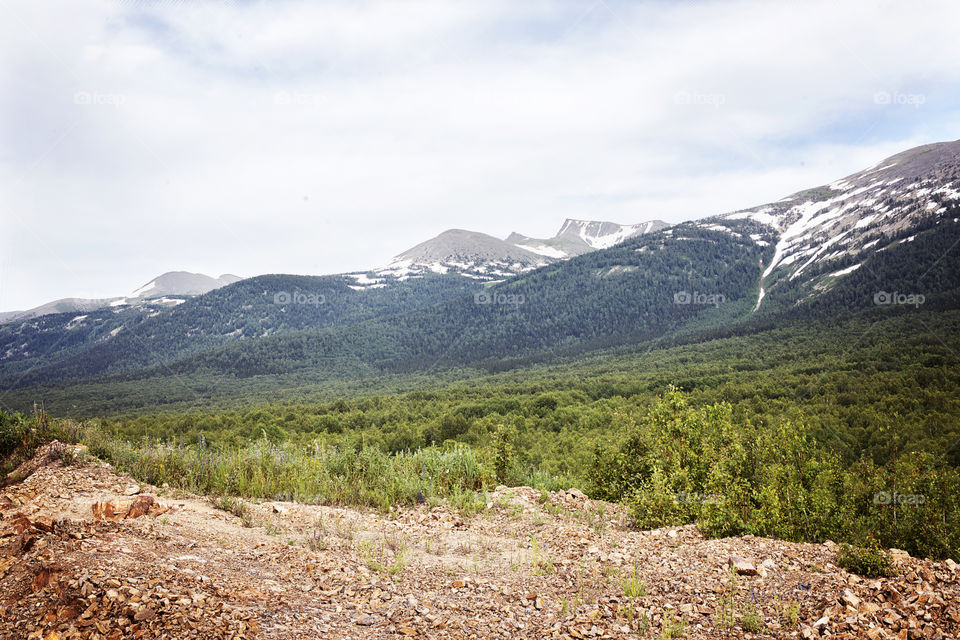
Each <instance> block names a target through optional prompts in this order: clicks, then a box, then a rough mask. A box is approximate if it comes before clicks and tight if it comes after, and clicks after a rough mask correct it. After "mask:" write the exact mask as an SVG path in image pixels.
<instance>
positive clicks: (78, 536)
mask: <svg viewBox="0 0 960 640" xmlns="http://www.w3.org/2000/svg"><path fill="white" fill-rule="evenodd" d="M57 447H58V445H55V446H54V447H53V448H51V447H47V448H44V449H43V450H41V451H40V452H39V453H38V455H37V457H35V458H34V460H32V461H31V462H30V463H28V464H27V465H25V466H24V468H22V469H21V470H20V477H23V476H25V479H23V480H22V481H19V482H17V483H16V484H12V485H10V486H7V487H6V488H4V489H2V490H0V638H18V639H19V638H27V639H33V638H42V639H45V640H56V639H57V638H61V639H67V638H85V639H86V638H97V639H107V640H118V639H120V638H204V639H206V638H284V639H293V638H311V639H314V638H410V637H413V638H417V637H422V638H781V637H784V638H791V637H792V638H815V637H817V638H819V637H831V638H870V639H872V640H877V639H879V638H901V639H907V640H910V639H918V638H939V639H946V638H957V637H960V585H958V579H960V568H958V566H957V565H955V564H954V563H952V562H949V561H948V562H947V563H937V562H931V561H927V560H918V559H914V558H910V557H909V556H907V555H906V554H903V553H899V554H895V567H896V570H897V575H896V576H895V577H893V578H889V579H879V580H868V579H862V578H859V577H857V576H855V575H852V574H850V573H847V572H846V571H843V570H841V569H839V568H838V567H837V566H836V565H835V557H836V548H835V547H834V546H832V545H831V544H825V545H814V544H794V543H788V542H781V541H778V540H768V539H761V538H753V537H738V538H727V539H722V540H706V539H704V538H703V537H702V536H701V535H700V534H699V532H698V531H697V529H696V528H695V527H679V528H667V529H661V530H656V531H635V530H632V529H630V528H629V527H628V526H627V521H626V518H625V514H624V512H623V511H622V509H621V508H620V507H619V506H617V505H612V504H608V503H603V502H597V501H592V500H589V499H587V498H586V496H584V495H583V494H582V493H580V492H579V491H576V490H571V491H568V492H558V493H552V494H548V495H546V496H545V495H544V494H541V493H540V492H537V491H534V490H533V489H529V488H525V487H519V488H510V489H508V488H505V487H501V488H498V489H497V490H496V491H494V492H492V493H490V494H489V501H488V504H487V508H486V509H485V510H483V511H482V512H481V513H479V514H477V515H474V516H471V517H468V518H464V517H461V516H459V515H457V514H455V513H451V512H450V511H449V510H448V509H447V508H446V507H443V506H433V507H432V508H431V507H430V505H428V504H424V505H421V506H419V507H416V508H412V507H403V508H399V509H397V510H395V511H393V512H391V513H389V514H379V513H375V512H366V511H360V510H355V509H345V508H338V507H329V506H314V505H303V504H293V503H280V502H276V503H261V504H253V503H247V502H242V501H239V500H226V501H217V500H214V501H211V500H209V499H206V498H202V497H198V496H191V495H183V494H178V493H175V492H171V491H169V490H165V489H163V488H157V487H149V486H141V485H139V484H138V483H136V482H135V481H134V480H132V479H131V478H129V477H124V476H121V475H118V474H116V473H115V472H114V471H113V470H112V469H111V468H110V467H109V465H105V464H103V463H100V462H98V461H96V460H94V459H89V458H88V459H85V460H82V462H81V463H80V464H75V463H74V464H66V465H65V464H64V463H63V462H61V458H63V457H64V456H62V445H59V447H61V448H57ZM51 453H52V454H53V455H51ZM67 457H68V458H69V457H70V456H67ZM81 459H82V457H81ZM544 498H546V499H544ZM732 574H735V575H736V577H735V578H732Z"/></svg>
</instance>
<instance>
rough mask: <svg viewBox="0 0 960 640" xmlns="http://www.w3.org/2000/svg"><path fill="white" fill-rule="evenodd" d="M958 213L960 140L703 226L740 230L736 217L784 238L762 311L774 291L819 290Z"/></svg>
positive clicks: (762, 289)
mask: <svg viewBox="0 0 960 640" xmlns="http://www.w3.org/2000/svg"><path fill="white" fill-rule="evenodd" d="M958 217H960V141H955V142H946V143H938V144H929V145H924V146H921V147H916V148H914V149H910V150H908V151H904V152H902V153H899V154H897V155H894V156H892V157H890V158H887V159H885V160H882V161H881V162H879V163H877V164H876V165H874V166H873V167H871V168H869V169H866V170H864V171H860V172H858V173H854V174H852V175H850V176H847V177H845V178H843V179H840V180H836V181H835V182H831V183H830V184H827V185H823V186H820V187H816V188H813V189H807V190H805V191H801V192H799V193H795V194H793V195H790V196H787V197H786V198H783V199H782V200H779V201H777V202H774V203H770V204H766V205H762V206H759V207H754V208H751V209H745V210H743V211H737V212H733V213H728V214H725V215H722V216H717V217H714V218H708V219H705V220H703V221H701V222H700V223H699V225H700V226H701V227H702V228H705V229H715V230H721V231H724V230H726V231H728V232H731V233H736V231H735V230H734V229H733V227H731V226H730V225H731V223H736V222H738V221H748V222H753V223H756V224H757V225H759V227H760V229H758V230H756V232H755V233H753V234H751V238H752V239H753V240H754V241H755V242H758V243H761V244H763V243H765V242H767V240H766V239H765V238H766V236H767V235H769V234H770V233H772V234H774V235H775V236H776V243H775V250H774V253H773V256H772V257H771V258H770V260H769V261H768V262H766V263H765V266H764V271H763V274H762V276H761V281H760V283H759V287H758V297H757V303H756V306H755V308H756V309H760V307H761V305H762V304H763V303H764V298H765V296H766V295H767V294H772V297H773V298H776V297H777V294H778V293H780V292H781V291H782V292H783V295H782V296H780V298H781V300H780V302H781V303H782V304H794V303H795V302H796V301H797V300H800V299H807V298H809V297H811V296H816V295H817V294H818V293H819V292H823V291H825V290H827V289H829V288H831V287H833V286H834V285H835V284H836V282H837V280H838V279H840V278H843V277H845V276H848V275H850V274H852V273H854V272H856V271H857V270H858V269H860V268H861V267H863V266H864V263H865V260H867V258H868V257H869V256H871V255H873V254H877V253H880V252H883V251H888V250H890V249H891V248H893V247H895V246H897V245H899V244H902V243H908V242H914V241H915V239H916V237H917V233H918V232H920V231H922V230H924V229H926V228H928V227H930V226H931V225H955V224H956V223H957V219H958ZM918 264H924V265H925V263H924V261H922V260H920V261H918ZM924 268H926V266H924ZM883 284H885V283H883V282H878V283H877V285H878V286H879V285H883ZM919 284H920V283H915V286H916V285H919Z"/></svg>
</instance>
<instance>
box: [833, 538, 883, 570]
mask: <svg viewBox="0 0 960 640" xmlns="http://www.w3.org/2000/svg"><path fill="white" fill-rule="evenodd" d="M837 566H839V567H841V568H843V569H846V570H847V571H850V572H851V573H856V574H857V575H860V576H863V577H864V578H885V577H887V576H889V575H890V574H891V572H892V568H891V565H890V555H889V554H888V553H887V552H885V551H884V550H883V549H880V548H879V547H877V546H871V547H853V546H850V545H848V544H844V545H841V546H840V550H839V551H838V552H837Z"/></svg>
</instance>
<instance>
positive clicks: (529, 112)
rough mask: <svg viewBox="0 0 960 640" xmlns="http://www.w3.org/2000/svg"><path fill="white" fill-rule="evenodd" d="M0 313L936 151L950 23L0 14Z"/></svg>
mask: <svg viewBox="0 0 960 640" xmlns="http://www.w3.org/2000/svg"><path fill="white" fill-rule="evenodd" d="M4 8H5V14H6V18H7V19H5V20H4V21H2V24H0V49H2V52H3V55H2V56H0V60H2V62H0V86H2V88H3V95H4V96H5V100H4V101H3V103H2V104H0V225H2V226H0V230H2V231H3V232H4V239H5V243H4V249H3V251H4V253H3V254H2V255H0V310H8V309H13V308H24V307H28V306H32V305H35V304H39V303H41V302H45V301H47V300H49V299H52V298H56V297H63V296H70V295H83V296H91V297H99V296H106V295H114V294H120V293H123V292H126V291H128V290H131V289H133V288H135V287H136V286H138V285H139V284H142V283H143V282H145V281H147V280H149V279H150V278H151V277H152V276H154V275H156V274H158V273H160V272H162V271H166V270H171V269H187V270H195V271H202V272H205V273H209V274H211V275H218V274H220V273H222V272H234V273H238V274H240V275H244V276H249V275H256V274H259V273H269V272H293V273H314V274H319V273H331V272H338V271H345V270H351V269H360V268H366V267H371V266H376V265H379V264H382V263H385V262H386V261H387V260H388V259H389V258H390V257H391V256H392V255H394V254H396V253H399V252H400V251H402V250H404V249H406V248H407V247H408V246H410V245H413V244H415V243H417V242H419V241H421V240H423V239H424V238H426V237H428V236H431V235H434V234H436V233H438V232H440V231H442V230H444V229H446V228H451V227H461V228H470V229H476V230H480V231H486V232H488V233H493V234H496V235H501V236H505V235H506V234H507V233H509V232H510V231H514V230H516V231H519V232H521V233H524V234H527V235H534V236H537V235H540V236H545V235H551V234H553V233H554V232H555V231H556V229H557V228H559V225H560V223H561V222H562V219H563V218H565V217H576V218H590V219H605V220H613V221H617V222H639V221H641V220H647V219H651V218H662V219H665V220H669V221H679V220H683V219H689V218H696V217H701V216H704V215H709V214H713V213H719V212H723V211H727V210H732V209H736V208H740V207H745V206H751V205H754V204H759V203H762V202H765V201H769V200H773V199H777V198H780V197H782V196H784V195H786V194H788V193H790V192H792V191H796V190H799V189H801V188H805V187H808V186H813V185H816V184H822V183H824V182H828V181H830V180H833V179H835V178H837V177H839V176H841V175H845V174H848V173H851V172H853V171H856V170H858V169H861V168H864V167H866V166H869V165H872V164H874V163H875V162H877V161H878V160H880V159H881V158H883V157H884V156H885V155H890V154H892V153H895V152H897V151H900V150H902V149H903V148H906V147H909V146H913V145H915V144H922V143H926V142H932V141H938V140H946V139H955V138H957V137H958V136H957V131H958V125H960V116H958V111H957V109H956V107H957V105H958V98H960V89H958V88H960V82H958V81H960V67H958V66H957V65H956V61H957V60H960V41H958V39H957V38H956V37H955V34H954V33H953V32H954V31H955V25H956V24H958V23H960V20H958V19H960V8H958V7H957V5H956V3H955V2H952V1H944V2H927V3H924V2H919V3H886V4H878V3H876V2H866V1H864V2H859V1H851V2H845V3H836V2H805V3H767V2H723V3H721V2H702V3H682V4H681V3H673V2H662V3H661V2H645V3H634V2H615V1H613V0H578V1H569V2H560V1H558V2H544V1H537V0H533V1H530V2H522V3H518V2H507V1H502V2H500V1H496V0H491V1H489V2H482V3H455V2H437V1H431V0H422V1H414V2H391V1H382V2H363V3H355V4H349V5H348V4H345V3H344V4H341V3H337V4H334V3H311V2H283V1H280V2H277V1H272V2H262V3H249V2H237V3H214V2H195V3H159V5H158V6H152V7H150V8H142V7H139V6H137V5H136V4H134V3H114V2H109V3H108V2H87V1H80V2H71V3H69V4H64V3H53V2H46V1H41V2H12V3H8V4H6V5H5V6H4Z"/></svg>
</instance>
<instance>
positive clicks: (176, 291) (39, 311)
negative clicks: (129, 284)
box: [0, 271, 241, 322]
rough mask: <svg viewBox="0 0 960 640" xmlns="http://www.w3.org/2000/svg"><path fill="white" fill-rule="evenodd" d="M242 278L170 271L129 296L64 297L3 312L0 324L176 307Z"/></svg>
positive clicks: (0, 316)
mask: <svg viewBox="0 0 960 640" xmlns="http://www.w3.org/2000/svg"><path fill="white" fill-rule="evenodd" d="M240 279H241V278H240V277H239V276H235V275H231V274H224V275H222V276H220V277H219V278H211V277H210V276H206V275H203V274H202V273H189V272H187V271H168V272H167V273H164V274H163V275H160V276H157V277H156V278H154V279H153V280H151V281H150V282H148V283H147V284H145V285H143V286H142V287H139V288H137V289H135V290H134V291H133V292H132V293H130V294H129V295H126V296H118V297H114V298H63V299H60V300H54V301H53V302H48V303H46V304H42V305H40V306H39V307H34V308H33V309H28V310H26V311H7V312H3V313H0V322H12V321H14V320H28V319H30V318H36V317H39V316H45V315H47V314H51V313H89V312H91V311H96V310H97V309H103V308H105V307H112V308H116V309H121V308H127V307H131V306H138V305H147V306H149V307H151V308H153V307H164V306H175V305H178V304H180V303H181V302H183V301H184V300H186V299H187V298H190V297H193V296H198V295H201V294H204V293H207V292H208V291H213V290H214V289H218V288H220V287H223V286H226V285H228V284H232V283H234V282H237V281H238V280H240Z"/></svg>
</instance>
